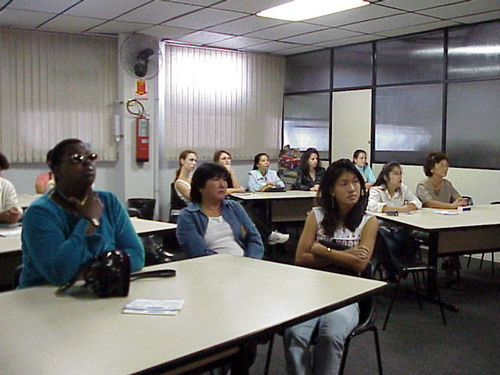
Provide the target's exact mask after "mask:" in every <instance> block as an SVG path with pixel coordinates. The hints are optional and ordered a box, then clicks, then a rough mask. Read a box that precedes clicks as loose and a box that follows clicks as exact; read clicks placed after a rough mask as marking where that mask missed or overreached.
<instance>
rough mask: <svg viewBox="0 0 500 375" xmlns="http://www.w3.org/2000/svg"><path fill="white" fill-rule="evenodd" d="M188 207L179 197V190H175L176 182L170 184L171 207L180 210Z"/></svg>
mask: <svg viewBox="0 0 500 375" xmlns="http://www.w3.org/2000/svg"><path fill="white" fill-rule="evenodd" d="M184 207H186V203H184V201H183V200H182V199H181V198H179V196H178V195H177V192H176V191H175V182H172V183H171V184H170V209H171V210H172V209H174V210H180V209H182V208H184Z"/></svg>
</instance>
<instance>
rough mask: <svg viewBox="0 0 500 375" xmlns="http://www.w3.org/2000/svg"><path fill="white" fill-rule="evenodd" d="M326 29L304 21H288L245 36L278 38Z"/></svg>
mask: <svg viewBox="0 0 500 375" xmlns="http://www.w3.org/2000/svg"><path fill="white" fill-rule="evenodd" d="M322 29H325V27H324V26H318V25H311V24H308V23H303V22H288V23H286V24H283V25H279V26H274V27H270V28H268V29H264V30H260V31H256V32H253V33H249V34H246V35H245V36H249V37H255V38H264V39H271V40H277V39H282V38H288V37H292V36H294V35H299V34H304V33H307V32H312V31H318V30H322Z"/></svg>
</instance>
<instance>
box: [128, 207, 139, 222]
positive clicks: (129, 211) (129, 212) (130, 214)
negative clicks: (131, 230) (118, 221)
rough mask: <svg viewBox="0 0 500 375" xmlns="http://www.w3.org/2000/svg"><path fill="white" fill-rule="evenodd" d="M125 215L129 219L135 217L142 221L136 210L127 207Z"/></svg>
mask: <svg viewBox="0 0 500 375" xmlns="http://www.w3.org/2000/svg"><path fill="white" fill-rule="evenodd" d="M127 213H128V216H129V217H137V218H139V219H142V213H141V211H140V210H139V209H138V208H134V207H129V208H127Z"/></svg>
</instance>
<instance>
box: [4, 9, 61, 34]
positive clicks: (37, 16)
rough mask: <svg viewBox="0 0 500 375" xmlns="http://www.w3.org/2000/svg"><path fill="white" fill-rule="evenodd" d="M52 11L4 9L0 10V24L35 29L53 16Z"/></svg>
mask: <svg viewBox="0 0 500 375" xmlns="http://www.w3.org/2000/svg"><path fill="white" fill-rule="evenodd" d="M54 16H55V14H53V13H42V12H30V11H28V10H17V9H4V10H2V11H1V12H0V25H2V26H8V27H21V28H28V29H35V28H37V26H38V25H41V24H42V23H44V22H45V21H47V20H49V19H51V18H52V17H54Z"/></svg>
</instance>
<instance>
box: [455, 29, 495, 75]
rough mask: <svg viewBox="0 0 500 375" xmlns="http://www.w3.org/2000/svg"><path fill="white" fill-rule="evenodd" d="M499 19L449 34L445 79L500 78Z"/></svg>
mask: <svg viewBox="0 0 500 375" xmlns="http://www.w3.org/2000/svg"><path fill="white" fill-rule="evenodd" d="M499 27H500V22H492V23H486V24H479V25H474V26H467V27H461V28H458V29H452V30H450V32H449V33H448V78H449V79H454V78H485V77H500V30H499Z"/></svg>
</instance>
